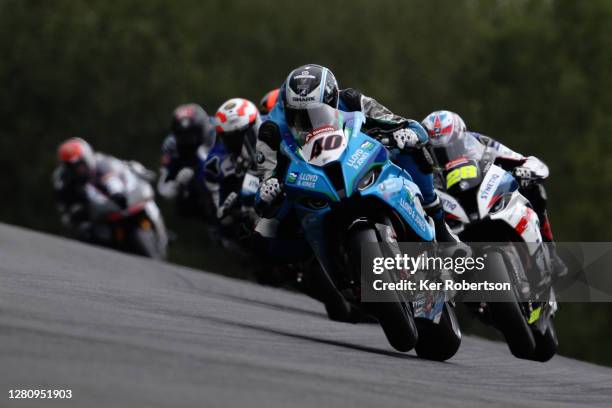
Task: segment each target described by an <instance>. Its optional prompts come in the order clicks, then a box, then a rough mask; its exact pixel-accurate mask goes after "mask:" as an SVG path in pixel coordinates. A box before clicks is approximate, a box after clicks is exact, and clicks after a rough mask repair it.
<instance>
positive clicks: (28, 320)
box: [0, 224, 612, 408]
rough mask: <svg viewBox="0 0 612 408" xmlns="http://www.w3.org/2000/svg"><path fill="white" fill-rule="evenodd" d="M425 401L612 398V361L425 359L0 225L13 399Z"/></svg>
mask: <svg viewBox="0 0 612 408" xmlns="http://www.w3.org/2000/svg"><path fill="white" fill-rule="evenodd" d="M562 340H563V339H561V341H562ZM602 346H610V345H602ZM24 388H25V389H28V388H31V389H71V390H72V393H73V398H72V399H71V400H45V401H41V400H9V399H8V390H9V389H24ZM419 405H420V406H424V407H430V406H445V407H453V406H470V407H477V406H487V407H491V406H510V405H511V406H525V407H528V406H529V407H533V406H550V407H560V406H567V407H574V406H607V407H609V406H611V405H612V369H608V368H604V367H599V366H596V365H592V364H586V363H582V362H579V361H576V360H572V359H568V358H564V357H559V356H557V357H555V358H554V359H553V360H552V361H550V362H549V363H546V364H540V363H532V362H524V361H519V360H517V359H515V358H513V357H512V356H511V355H510V352H509V351H508V349H507V347H506V346H505V345H504V344H502V343H496V342H491V341H486V340H481V339H478V338H471V337H467V338H464V340H463V344H462V347H461V349H460V350H459V352H458V354H457V355H456V356H455V357H454V358H453V359H451V360H450V361H449V362H446V363H437V362H429V361H424V360H420V359H418V358H416V357H415V355H414V353H409V354H401V353H397V352H395V351H393V350H392V349H391V348H390V346H388V344H387V342H386V340H385V338H384V336H383V333H382V330H381V329H380V328H379V327H378V326H377V325H374V324H366V325H351V324H340V323H333V322H331V321H328V320H327V318H326V317H325V314H324V310H323V308H322V306H321V305H319V304H318V303H317V302H315V301H313V300H311V299H309V298H307V297H304V296H301V295H298V294H293V293H289V292H285V291H282V290H276V289H271V288H265V287H261V286H257V285H255V284H251V283H248V282H243V281H237V280H233V279H228V278H224V277H220V276H216V275H212V274H208V273H203V272H201V271H197V270H192V269H188V268H182V267H177V266H173V265H170V264H163V263H157V262H152V261H149V260H146V259H143V258H138V257H133V256H128V255H123V254H119V253H116V252H112V251H107V250H104V249H99V248H94V247H90V246H87V245H83V244H80V243H77V242H74V241H70V240H65V239H61V238H56V237H52V236H49V235H44V234H40V233H34V232H31V231H27V230H23V229H20V228H16V227H10V226H5V225H1V224H0V407H6V406H15V407H17V406H19V407H25V406H40V407H42V406H44V407H47V406H48V407H56V406H57V407H59V406H87V407H93V406H103V407H119V406H125V407H135V406H146V407H157V406H168V407H169V406H172V407H178V406H203V407H216V406H228V407H240V406H244V407H289V406H304V407H312V406H317V407H328V406H339V407H340V406H342V407H351V408H353V407H383V406H394V407H395V406H396V407H402V408H405V407H408V406H419Z"/></svg>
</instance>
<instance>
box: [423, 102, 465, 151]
mask: <svg viewBox="0 0 612 408" xmlns="http://www.w3.org/2000/svg"><path fill="white" fill-rule="evenodd" d="M421 124H422V125H423V127H424V128H425V130H427V134H428V135H429V140H430V141H431V144H432V146H444V145H446V144H448V143H450V142H451V141H453V140H454V139H455V138H458V137H461V136H462V135H463V133H464V132H465V131H466V130H467V128H466V126H465V122H464V121H463V119H461V116H459V115H457V114H456V113H454V112H451V111H447V110H440V111H435V112H432V113H430V114H429V115H427V117H426V118H425V119H423V122H421Z"/></svg>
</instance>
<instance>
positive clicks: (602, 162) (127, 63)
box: [0, 0, 612, 364]
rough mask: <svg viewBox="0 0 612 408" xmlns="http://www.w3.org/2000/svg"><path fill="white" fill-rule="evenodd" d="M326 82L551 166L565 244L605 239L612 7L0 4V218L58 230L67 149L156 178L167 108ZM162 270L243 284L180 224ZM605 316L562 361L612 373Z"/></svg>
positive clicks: (126, 0)
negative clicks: (135, 166)
mask: <svg viewBox="0 0 612 408" xmlns="http://www.w3.org/2000/svg"><path fill="white" fill-rule="evenodd" d="M309 62H311V63H312V62H316V63H320V64H323V65H327V66H329V67H331V68H332V69H333V71H334V72H335V74H336V77H337V78H338V80H339V82H340V85H341V87H348V86H351V87H355V88H358V89H360V90H362V91H363V92H364V93H366V94H368V95H372V96H374V97H376V98H377V99H379V100H380V101H381V102H383V103H384V104H385V105H387V106H389V107H390V108H391V109H392V110H394V111H396V112H398V113H400V114H403V115H405V116H408V117H412V118H415V119H421V118H423V117H424V116H425V115H426V114H427V113H429V112H430V111H432V110H435V109H441V108H446V109H451V110H454V111H456V112H458V113H460V114H461V115H462V116H463V117H464V119H465V120H466V122H467V124H468V127H469V128H471V129H474V130H478V131H480V132H482V133H485V134H488V135H491V136H493V137H496V138H498V139H499V140H501V141H502V142H504V143H506V144H507V145H509V146H511V147H513V148H515V149H516V150H518V151H520V152H524V153H528V154H533V155H537V156H539V157H541V158H542V159H543V160H544V161H545V162H546V163H548V164H549V166H550V168H551V172H552V176H551V178H550V181H549V183H548V187H549V196H550V209H551V210H550V213H551V217H552V220H553V227H554V229H555V232H556V235H557V239H558V240H563V241H598V240H602V241H603V240H612V233H611V232H610V230H609V229H608V228H609V227H610V226H611V223H610V222H609V214H611V213H612V200H610V194H611V192H612V155H611V154H610V148H611V147H612V140H611V138H610V135H611V134H612V92H611V91H612V77H611V75H610V73H611V72H612V2H610V1H606V0H590V1H574V0H558V1H553V0H542V1H527V0H515V1H509V0H497V1H494V0H490V1H488V0H484V1H477V0H449V1H419V0H380V1H371V0H352V1H324V2H317V1H311V2H308V3H303V2H279V1H277V0H258V1H256V2H255V1H247V0H245V1H231V0H207V1H202V0H194V1H187V0H185V1H181V0H177V1H168V0H147V1H144V0H143V1H135V0H122V1H120V2H109V1H99V0H91V1H88V2H80V1H71V0H57V1H45V0H0V85H1V87H2V88H0V174H2V176H1V178H0V191H2V192H3V193H4V200H3V202H2V205H1V207H0V220H2V221H6V222H11V223H16V224H21V225H25V226H27V227H31V228H37V229H42V230H47V231H51V232H60V231H59V223H58V220H57V217H56V214H55V211H54V206H53V197H52V194H51V186H50V174H51V171H52V169H53V167H54V164H55V149H56V147H57V144H58V143H59V142H60V141H62V140H63V139H65V138H67V137H70V136H81V137H84V138H86V139H88V140H89V141H90V142H92V144H93V145H94V147H96V148H97V149H99V150H102V151H105V152H108V153H112V154H114V155H117V156H119V157H122V158H132V159H137V160H140V161H142V162H143V163H144V164H146V165H147V166H149V167H152V168H156V167H157V163H158V156H159V147H160V143H161V140H162V138H163V137H164V135H165V132H166V130H167V126H168V123H169V116H170V112H171V111H172V109H173V108H174V107H175V106H176V105H177V104H179V103H183V102H186V101H197V102H199V103H202V104H203V105H204V106H205V107H206V109H208V110H209V112H214V110H215V109H216V107H217V106H219V105H220V104H221V103H222V102H223V101H224V100H226V99H228V98H230V97H235V96H242V97H247V98H251V99H253V100H259V98H260V97H261V96H262V95H263V94H264V93H265V92H266V91H267V90H269V89H271V88H273V87H276V86H278V85H279V84H280V83H281V82H282V81H283V79H284V77H285V75H286V74H287V73H288V72H289V70H290V69H292V68H293V67H295V66H298V65H300V64H304V63H309ZM164 209H165V210H166V211H165V212H166V214H167V218H168V223H169V224H170V226H171V227H172V228H173V229H174V230H175V231H176V232H177V233H178V234H179V240H178V241H177V242H176V245H175V246H174V247H173V248H172V258H173V259H174V260H175V261H177V262H181V263H185V264H188V265H195V266H200V267H206V268H209V269H213V270H217V271H219V272H222V273H228V274H235V273H238V272H237V271H239V267H238V266H235V265H234V266H232V267H229V266H227V264H226V262H225V261H226V258H223V257H219V255H215V254H218V251H217V250H216V249H214V248H211V247H210V244H209V243H208V242H207V241H206V239H205V238H204V237H203V235H204V234H203V229H202V228H201V226H199V225H194V223H192V222H185V221H183V220H179V219H177V218H176V217H174V216H173V215H172V211H171V208H170V207H169V206H167V205H166V206H165V207H164ZM611 312H612V308H611V307H610V305H607V304H600V305H581V304H563V305H562V311H561V313H560V314H559V318H558V331H559V335H560V338H561V341H562V343H561V344H562V346H561V347H562V348H561V351H562V352H563V353H564V354H567V355H571V356H576V357H579V358H584V359H588V360H592V361H596V362H602V363H607V364H612V351H611V350H610V348H609V347H606V346H608V345H609V343H610V341H611V340H612V329H611V325H610V317H609V316H610V313H611Z"/></svg>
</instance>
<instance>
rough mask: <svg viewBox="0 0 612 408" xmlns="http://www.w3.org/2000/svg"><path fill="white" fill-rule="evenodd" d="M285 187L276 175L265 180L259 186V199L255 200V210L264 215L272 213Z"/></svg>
mask: <svg viewBox="0 0 612 408" xmlns="http://www.w3.org/2000/svg"><path fill="white" fill-rule="evenodd" d="M282 192H283V189H282V187H281V185H280V182H279V181H278V179H277V178H276V177H272V178H269V179H267V180H266V181H264V182H263V183H262V184H261V186H260V187H259V192H258V193H257V200H256V202H255V211H257V213H258V214H259V215H262V216H263V217H267V216H269V215H271V214H270V213H271V212H272V211H273V209H274V207H275V206H276V204H278V202H279V201H280V199H281V197H282Z"/></svg>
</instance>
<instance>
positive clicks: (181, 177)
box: [176, 167, 194, 186]
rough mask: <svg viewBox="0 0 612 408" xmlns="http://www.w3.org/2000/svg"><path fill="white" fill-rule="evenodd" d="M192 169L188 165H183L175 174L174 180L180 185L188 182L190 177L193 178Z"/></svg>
mask: <svg viewBox="0 0 612 408" xmlns="http://www.w3.org/2000/svg"><path fill="white" fill-rule="evenodd" d="M193 174H194V171H193V169H191V168H189V167H185V168H183V169H181V171H179V172H178V174H177V175H176V182H177V183H178V184H180V185H182V186H185V185H187V184H189V182H190V181H191V179H192V178H193Z"/></svg>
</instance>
